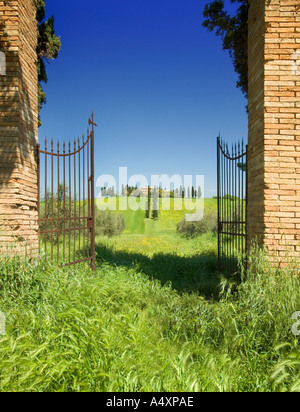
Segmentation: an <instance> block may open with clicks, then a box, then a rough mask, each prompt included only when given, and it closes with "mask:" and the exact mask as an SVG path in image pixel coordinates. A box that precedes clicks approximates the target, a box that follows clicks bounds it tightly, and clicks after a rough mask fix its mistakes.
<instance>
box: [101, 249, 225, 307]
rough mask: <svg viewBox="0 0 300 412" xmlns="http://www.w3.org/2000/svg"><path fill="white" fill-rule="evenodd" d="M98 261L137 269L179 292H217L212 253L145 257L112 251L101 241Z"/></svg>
mask: <svg viewBox="0 0 300 412" xmlns="http://www.w3.org/2000/svg"><path fill="white" fill-rule="evenodd" d="M96 253H97V261H98V263H100V264H101V263H108V264H110V265H112V266H117V267H126V268H129V269H136V270H138V271H140V272H142V273H144V274H146V275H147V276H149V278H150V279H158V280H159V281H160V282H161V284H162V285H165V284H167V283H171V285H172V288H173V289H175V290H176V291H177V292H179V293H183V292H188V293H197V294H200V295H202V296H204V297H206V298H208V299H209V298H214V299H216V298H217V297H218V295H219V284H220V277H219V274H218V272H217V266H218V257H217V256H216V255H215V254H207V255H195V256H191V257H182V256H178V255H176V254H165V253H158V254H155V255H153V257H148V256H145V255H143V254H140V253H131V252H126V251H115V250H113V249H112V248H109V247H107V246H105V245H103V244H101V243H99V244H97V245H96Z"/></svg>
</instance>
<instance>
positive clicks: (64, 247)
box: [63, 142, 66, 263]
mask: <svg viewBox="0 0 300 412" xmlns="http://www.w3.org/2000/svg"><path fill="white" fill-rule="evenodd" d="M63 154H64V156H63V168H64V223H63V232H64V238H63V239H64V240H63V263H65V259H66V143H65V142H64V143H63Z"/></svg>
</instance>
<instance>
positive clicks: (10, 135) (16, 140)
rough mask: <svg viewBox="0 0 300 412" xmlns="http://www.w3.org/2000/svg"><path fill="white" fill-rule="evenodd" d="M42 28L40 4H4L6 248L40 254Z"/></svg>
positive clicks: (0, 89)
mask: <svg viewBox="0 0 300 412" xmlns="http://www.w3.org/2000/svg"><path fill="white" fill-rule="evenodd" d="M36 46H37V24H36V18H35V5H34V0H17V1H14V0H11V1H10V0H9V1H0V51H1V52H4V53H5V56H6V75H0V245H5V244H10V243H11V242H14V244H17V245H19V246H20V249H21V250H24V249H25V247H26V249H27V251H30V250H33V251H34V250H37V246H38V214H37V193H38V187H37V162H36V145H37V141H38V106H37V101H38V100H37V70H36V60H37V58H36Z"/></svg>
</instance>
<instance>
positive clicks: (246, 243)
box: [244, 145, 249, 269]
mask: <svg viewBox="0 0 300 412" xmlns="http://www.w3.org/2000/svg"><path fill="white" fill-rule="evenodd" d="M245 162H246V178H245V179H246V183H245V184H246V207H245V208H246V215H245V249H244V253H247V245H248V213H247V210H248V187H249V184H248V183H249V182H248V145H246V153H245ZM247 264H248V258H247V255H246V257H245V266H246V269H247Z"/></svg>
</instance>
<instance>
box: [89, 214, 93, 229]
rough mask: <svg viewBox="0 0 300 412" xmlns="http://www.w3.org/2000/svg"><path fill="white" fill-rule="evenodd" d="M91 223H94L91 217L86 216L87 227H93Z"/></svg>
mask: <svg viewBox="0 0 300 412" xmlns="http://www.w3.org/2000/svg"><path fill="white" fill-rule="evenodd" d="M93 223H94V221H93V218H92V217H89V218H88V228H89V229H93Z"/></svg>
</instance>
